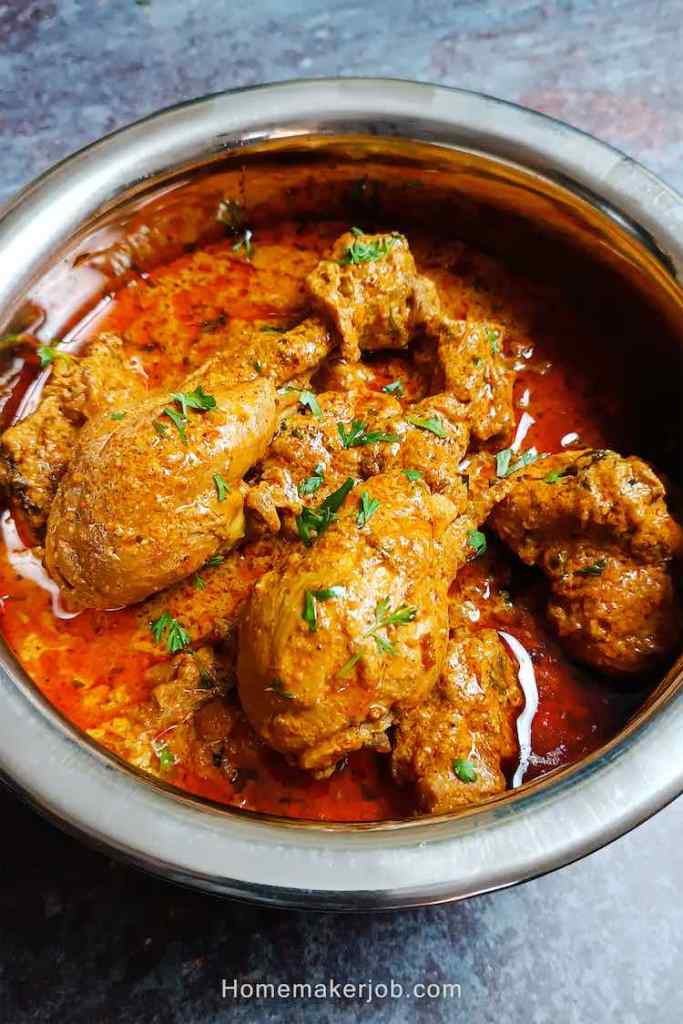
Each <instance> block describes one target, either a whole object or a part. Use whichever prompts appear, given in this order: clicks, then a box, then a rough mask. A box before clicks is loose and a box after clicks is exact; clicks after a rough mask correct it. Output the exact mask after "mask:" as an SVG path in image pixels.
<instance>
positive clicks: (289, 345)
mask: <svg viewBox="0 0 683 1024" xmlns="http://www.w3.org/2000/svg"><path fill="white" fill-rule="evenodd" d="M335 344H336V341H335V340H334V339H333V337H332V335H331V334H330V331H329V330H328V328H327V327H326V326H325V324H324V323H323V322H322V321H321V320H318V319H316V318H315V317H309V318H308V319H307V320H303V321H302V322H301V323H300V324H297V326H296V327H292V328H291V329H290V330H288V331H284V332H279V331H276V330H273V329H271V328H268V327H267V326H265V327H264V326H262V327H255V326H254V324H252V323H250V322H249V321H244V320H243V321H241V322H238V323H236V324H234V325H232V324H231V327H230V329H229V330H228V333H227V336H226V339H225V344H224V345H223V346H222V347H221V348H220V349H219V351H218V352H216V353H215V355H213V356H212V357H211V359H209V360H207V362H206V363H205V364H204V365H203V366H200V367H199V368H198V369H197V370H195V371H194V373H193V374H192V375H191V376H190V377H188V378H187V380H186V381H185V387H186V388H188V390H192V388H194V387H196V386H197V384H204V387H206V386H207V383H206V381H207V378H208V382H209V383H211V381H212V380H217V381H219V382H220V383H221V385H222V386H223V387H230V386H231V385H236V384H243V383H247V382H249V381H253V380H257V379H259V378H261V379H263V378H267V379H268V380H271V381H273V383H274V384H275V385H276V386H280V385H281V384H284V383H286V382H287V381H292V380H295V379H297V378H299V377H301V378H302V379H306V378H307V376H308V375H309V374H310V372H311V371H312V370H315V369H317V367H318V366H319V365H320V363H321V362H322V361H323V359H324V358H325V357H326V356H327V355H328V354H329V353H330V352H331V351H332V350H333V348H334V346H335Z"/></svg>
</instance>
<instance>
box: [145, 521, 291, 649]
mask: <svg viewBox="0 0 683 1024" xmlns="http://www.w3.org/2000/svg"><path fill="white" fill-rule="evenodd" d="M285 553H286V546H285V544H284V543H283V541H282V540H281V539H280V538H279V537H267V538H264V539H262V540H256V541H251V542H249V543H247V544H244V545H242V546H241V547H239V548H235V549H233V550H232V551H229V552H228V553H227V554H226V555H225V556H221V555H218V556H216V557H215V559H212V560H209V563H208V564H207V565H205V566H202V568H201V569H200V570H199V572H198V573H197V574H196V575H195V576H190V577H189V578H188V579H185V580H182V581H181V582H180V583H176V584H175V586H173V587H170V588H169V589H168V590H164V591H162V592H161V593H160V594H154V595H153V596H152V597H150V598H148V600H146V601H144V602H143V603H142V604H141V605H140V606H139V609H138V621H139V637H140V640H141V641H142V642H149V640H150V624H151V623H152V622H154V621H155V620H156V619H158V618H159V617H160V616H161V615H163V614H164V612H167V613H168V614H169V615H170V616H171V617H172V618H174V619H176V620H177V621H178V622H180V624H181V625H182V627H183V629H185V631H186V632H187V634H188V635H189V637H190V641H191V643H192V644H193V645H201V644H206V643H212V644H213V643H216V642H221V644H222V645H223V646H230V647H231V646H232V645H233V641H234V638H235V634H236V629H237V622H238V620H239V617H240V615H241V614H242V611H243V609H244V606H245V604H246V602H247V600H248V598H249V595H250V594H251V591H252V590H253V588H254V584H255V583H256V581H257V580H258V579H260V577H261V576H263V574H264V573H266V572H268V571H269V570H271V569H274V568H275V567H276V566H277V565H278V564H279V562H280V560H281V559H282V558H283V557H284V555H285Z"/></svg>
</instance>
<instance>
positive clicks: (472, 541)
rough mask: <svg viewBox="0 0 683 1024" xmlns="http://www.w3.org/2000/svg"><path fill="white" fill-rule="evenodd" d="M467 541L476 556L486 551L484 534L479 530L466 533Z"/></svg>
mask: <svg viewBox="0 0 683 1024" xmlns="http://www.w3.org/2000/svg"><path fill="white" fill-rule="evenodd" d="M467 543H468V544H469V546H470V547H471V548H472V550H473V551H474V553H475V555H476V556H479V555H483V554H484V552H485V551H486V534H484V533H482V532H481V530H471V531H470V533H469V534H468V535H467Z"/></svg>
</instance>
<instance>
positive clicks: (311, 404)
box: [285, 386, 323, 420]
mask: <svg viewBox="0 0 683 1024" xmlns="http://www.w3.org/2000/svg"><path fill="white" fill-rule="evenodd" d="M285 391H297V392H298V394H299V402H300V403H301V405H304V406H306V408H307V409H310V410H311V412H312V413H313V415H314V416H315V418H316V419H317V420H319V419H320V418H321V417H322V414H323V411H322V409H321V408H320V404H319V402H318V399H317V398H316V396H315V395H314V394H313V392H312V391H307V390H306V388H295V387H292V386H289V387H287V388H285Z"/></svg>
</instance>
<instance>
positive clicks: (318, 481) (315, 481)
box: [297, 462, 325, 498]
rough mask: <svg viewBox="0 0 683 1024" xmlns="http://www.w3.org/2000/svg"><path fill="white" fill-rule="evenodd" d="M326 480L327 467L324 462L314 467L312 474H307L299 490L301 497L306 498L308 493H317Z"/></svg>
mask: <svg viewBox="0 0 683 1024" xmlns="http://www.w3.org/2000/svg"><path fill="white" fill-rule="evenodd" d="M324 480H325V467H324V465H323V464H322V462H319V463H318V465H317V466H316V467H315V468H314V470H313V473H312V475H311V476H307V477H306V479H305V480H302V481H301V483H300V484H299V486H298V487H297V491H298V492H299V497H300V498H305V497H306V495H307V494H315V492H316V491H318V490H320V488H321V487H322V485H323V483H324Z"/></svg>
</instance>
